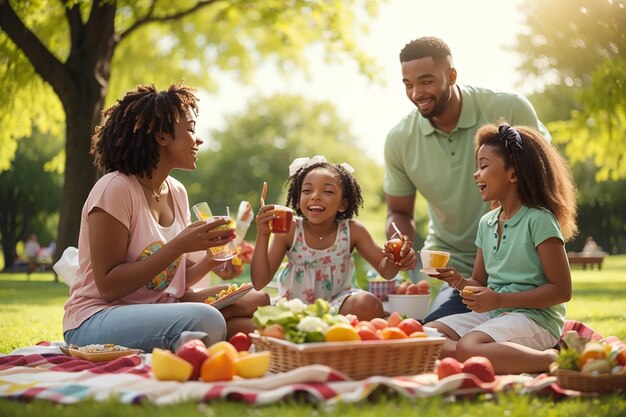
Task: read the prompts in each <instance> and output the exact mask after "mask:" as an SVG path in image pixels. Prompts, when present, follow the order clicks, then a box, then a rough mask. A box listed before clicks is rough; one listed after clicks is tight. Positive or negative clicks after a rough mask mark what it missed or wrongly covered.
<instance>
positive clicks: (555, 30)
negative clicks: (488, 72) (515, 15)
mask: <svg viewBox="0 0 626 417" xmlns="http://www.w3.org/2000/svg"><path fill="white" fill-rule="evenodd" d="M521 10H522V12H523V14H524V16H525V25H526V27H527V31H526V32H525V33H522V34H520V35H518V37H517V45H516V50H517V51H518V52H520V53H521V54H523V55H524V56H525V60H524V62H523V64H522V66H521V68H520V70H521V71H522V72H523V73H524V74H526V75H527V76H528V77H530V78H531V79H532V81H534V82H536V83H538V84H539V85H540V86H541V89H542V90H544V92H543V93H542V98H543V99H548V100H549V101H551V102H552V103H555V104H554V105H552V106H549V107H551V108H553V109H557V108H561V109H563V108H565V109H571V112H570V114H568V115H566V117H563V116H564V115H563V114H562V113H561V114H560V115H559V116H557V117H558V118H556V119H553V120H556V122H554V123H551V124H549V126H548V128H549V129H550V132H551V133H552V136H553V138H554V141H555V142H556V143H562V144H565V151H566V153H567V155H568V157H569V158H570V161H571V162H573V163H577V162H583V161H585V160H586V159H587V158H591V159H592V160H593V162H594V163H595V165H596V166H597V167H598V168H599V169H598V171H597V175H596V176H597V178H598V179H599V180H607V179H613V180H617V179H619V178H626V164H625V163H623V159H624V156H625V155H626V151H625V149H626V123H625V122H626V2H625V1H624V0H542V1H534V0H525V1H524V2H523V3H522V5H521ZM564 103H569V104H570V105H569V106H567V105H566V106H563V105H562V104H564ZM559 104H560V105H559ZM572 104H573V105H572ZM555 114H556V113H555Z"/></svg>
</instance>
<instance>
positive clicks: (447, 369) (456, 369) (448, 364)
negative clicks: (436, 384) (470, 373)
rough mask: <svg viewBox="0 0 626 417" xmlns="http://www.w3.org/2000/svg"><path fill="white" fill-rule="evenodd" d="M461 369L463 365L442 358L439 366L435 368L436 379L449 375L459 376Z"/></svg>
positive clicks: (451, 359)
mask: <svg viewBox="0 0 626 417" xmlns="http://www.w3.org/2000/svg"><path fill="white" fill-rule="evenodd" d="M462 368H463V364H461V362H459V361H457V360H456V359H454V358H443V359H442V360H441V362H439V366H438V367H437V377H438V378H439V380H442V379H444V378H445V377H447V376H450V375H456V374H460V373H461V372H463V371H462Z"/></svg>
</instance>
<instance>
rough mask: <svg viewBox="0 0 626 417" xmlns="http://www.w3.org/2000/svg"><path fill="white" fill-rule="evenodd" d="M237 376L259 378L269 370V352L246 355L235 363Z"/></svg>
mask: <svg viewBox="0 0 626 417" xmlns="http://www.w3.org/2000/svg"><path fill="white" fill-rule="evenodd" d="M246 353H247V352H246ZM235 370H236V372H237V375H239V376H240V377H242V378H260V377H262V376H263V375H265V374H266V373H267V371H269V370H270V351H269V350H265V351H263V352H254V353H247V354H246V355H243V356H240V357H239V359H237V361H236V362H235Z"/></svg>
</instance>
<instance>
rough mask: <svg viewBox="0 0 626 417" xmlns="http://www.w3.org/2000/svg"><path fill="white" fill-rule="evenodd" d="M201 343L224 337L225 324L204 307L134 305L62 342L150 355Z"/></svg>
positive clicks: (107, 313)
mask: <svg viewBox="0 0 626 417" xmlns="http://www.w3.org/2000/svg"><path fill="white" fill-rule="evenodd" d="M190 336H192V337H193V338H198V339H202V340H203V342H204V343H205V344H206V345H207V346H208V345H211V344H213V343H216V342H218V341H220V340H224V338H225V337H226V321H225V320H224V317H223V316H222V314H221V313H220V311H219V310H217V309H216V308H214V307H211V306H210V305H208V304H204V303H166V304H135V305H127V306H116V307H110V308H107V309H105V310H103V311H100V312H98V313H96V314H94V315H93V316H91V317H90V318H89V319H87V320H85V321H84V322H83V323H82V324H81V325H80V326H79V327H77V328H76V329H72V330H68V331H66V332H65V334H64V337H65V342H66V343H67V344H74V345H77V346H85V345H90V344H105V343H113V344H117V345H121V346H126V347H129V348H133V349H143V350H144V351H146V352H151V351H152V349H153V348H155V347H158V348H162V349H170V350H176V347H177V346H178V343H179V341H185V339H188V338H192V337H190Z"/></svg>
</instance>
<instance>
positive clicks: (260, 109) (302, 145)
mask: <svg viewBox="0 0 626 417" xmlns="http://www.w3.org/2000/svg"><path fill="white" fill-rule="evenodd" d="M200 111H201V115H202V111H203V109H200ZM200 117H201V116H200ZM204 147H205V148H208V149H205V150H203V151H201V152H200V155H199V159H198V164H197V166H198V168H197V170H196V171H190V172H181V171H176V172H174V173H173V175H174V176H176V177H177V178H178V179H179V180H181V181H182V182H183V183H185V185H186V186H187V189H188V192H189V200H190V202H191V204H195V203H197V202H200V201H207V202H208V203H209V205H210V206H211V207H214V208H216V209H217V210H219V211H220V212H224V210H225V209H224V207H225V206H229V207H230V208H231V215H233V216H234V215H235V212H236V210H237V208H238V207H239V202H240V201H241V200H246V201H249V202H250V203H251V204H252V207H253V210H254V212H255V213H256V212H257V210H258V209H259V204H260V203H259V197H260V196H261V190H262V186H263V181H265V182H267V184H268V191H267V196H266V199H265V200H266V202H267V203H272V204H285V201H286V194H287V180H288V178H289V169H288V167H289V164H290V163H291V162H292V161H293V160H294V159H295V158H297V157H302V156H305V157H311V156H314V155H324V156H325V157H326V158H327V159H328V160H329V161H331V162H334V163H342V162H347V163H349V164H350V165H351V166H352V167H353V168H354V169H355V173H354V175H355V176H356V178H357V179H358V181H359V185H360V186H361V192H362V193H363V197H364V207H363V209H362V210H361V211H360V212H359V220H360V221H362V222H363V223H364V224H365V225H366V227H368V229H369V230H370V233H372V235H373V236H374V239H375V240H376V241H378V242H379V244H380V245H382V243H383V242H384V240H385V233H384V225H385V210H386V206H385V203H384V194H383V191H382V188H381V179H382V176H383V168H382V167H380V166H378V165H377V164H376V163H374V162H373V161H372V160H370V159H369V158H368V157H367V156H366V155H365V152H364V150H362V149H359V148H358V147H357V145H356V139H355V137H354V136H353V135H352V134H351V133H350V126H349V125H348V124H347V123H346V122H345V121H343V120H342V119H341V118H340V117H339V116H338V115H337V110H336V108H335V107H334V106H333V105H332V104H331V103H328V102H315V101H310V100H308V99H306V98H304V97H301V96H294V95H282V94H279V95H275V96H273V97H268V98H264V97H263V98H259V99H257V100H254V101H252V102H250V103H249V104H248V107H247V108H246V109H245V110H244V111H243V112H241V113H238V114H232V115H230V116H228V117H227V126H226V128H224V129H223V130H214V131H212V132H211V138H210V139H208V138H207V142H206V145H205V146H204ZM255 238H256V224H255V223H254V222H253V223H252V225H251V227H250V231H249V232H248V234H247V235H246V239H247V240H249V241H252V242H253V241H254V240H255ZM355 258H356V260H357V264H356V265H357V283H358V285H360V286H361V287H362V288H367V278H366V271H367V269H368V266H367V265H366V263H365V262H364V261H363V260H362V259H361V258H360V257H358V256H356V257H355Z"/></svg>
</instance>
